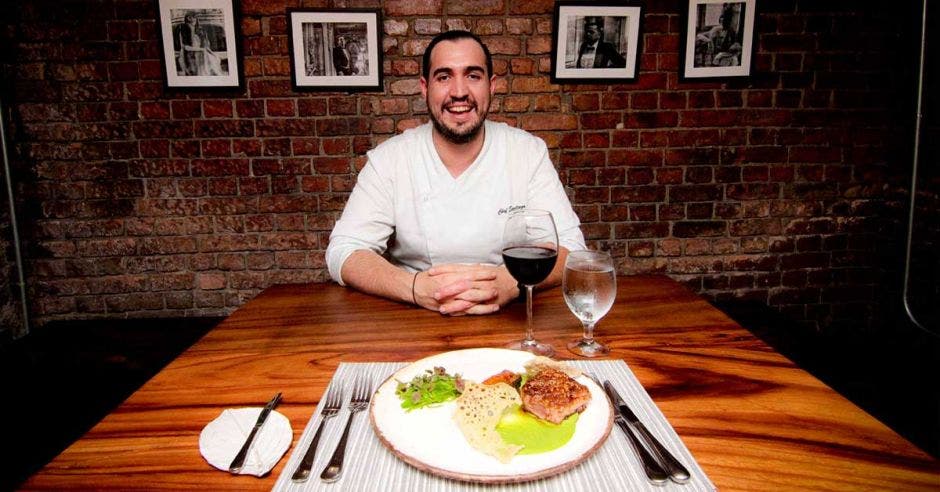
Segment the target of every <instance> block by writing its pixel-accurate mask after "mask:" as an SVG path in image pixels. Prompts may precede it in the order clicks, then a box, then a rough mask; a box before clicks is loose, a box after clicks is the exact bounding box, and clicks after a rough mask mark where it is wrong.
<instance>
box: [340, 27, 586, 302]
mask: <svg viewBox="0 0 940 492" xmlns="http://www.w3.org/2000/svg"><path fill="white" fill-rule="evenodd" d="M495 79H496V77H495V76H494V75H493V61H492V58H491V56H490V53H489V50H488V49H487V48H486V45H484V44H483V42H482V41H480V39H479V38H477V37H476V36H475V35H473V34H471V33H469V32H466V31H449V32H445V33H443V34H440V35H438V36H437V37H435V38H434V39H433V40H432V41H431V43H430V44H429V45H428V48H427V50H426V51H425V53H424V59H423V66H422V77H421V80H420V84H421V93H422V95H423V96H424V97H425V100H426V101H427V106H428V111H429V113H430V119H431V121H430V122H429V123H427V124H425V125H422V126H420V127H417V128H413V129H410V130H407V131H405V132H404V133H402V134H401V135H398V136H396V137H393V138H391V139H389V140H387V141H385V142H383V143H382V144H381V145H379V146H378V147H376V148H375V149H373V150H371V151H369V152H368V154H367V155H368V158H369V159H368V162H367V163H366V165H365V167H364V168H363V169H362V171H361V172H360V174H359V178H358V180H357V183H356V186H355V188H354V189H353V191H352V194H351V195H350V197H349V200H348V201H347V203H346V208H345V209H344V210H343V215H342V217H341V218H340V219H339V220H338V221H337V223H336V226H335V227H334V229H333V233H332V234H331V235H330V244H329V246H328V248H327V252H326V261H327V266H328V268H329V271H330V275H331V276H332V277H333V279H334V280H336V281H337V282H339V283H340V284H344V285H348V286H351V287H354V288H356V289H358V290H361V291H363V292H367V293H370V294H374V295H379V296H383V297H387V298H390V299H394V300H398V301H402V302H408V303H415V304H417V305H420V306H422V307H425V308H427V309H431V310H436V311H439V312H440V313H442V314H449V315H460V314H485V313H492V312H494V311H497V310H498V309H499V308H500V306H502V305H505V304H506V303H508V302H510V301H512V300H513V299H515V298H516V297H518V295H519V289H518V284H517V282H516V281H515V280H514V279H513V278H512V276H511V275H510V274H509V272H508V271H507V270H506V267H505V266H503V265H502V257H501V242H502V233H503V225H504V224H505V222H506V218H507V217H508V214H509V213H510V212H511V211H513V210H519V209H523V208H537V209H547V210H549V211H551V212H552V214H553V215H554V219H555V221H556V226H557V228H558V232H559V243H560V246H561V247H560V248H559V254H558V261H557V263H556V265H555V269H554V270H553V271H552V273H551V275H550V276H549V278H548V279H547V280H546V281H545V282H544V283H543V284H542V285H556V284H558V283H559V281H560V278H561V272H562V271H563V269H564V262H565V257H566V256H567V252H568V250H570V249H582V248H584V237H583V236H582V234H581V231H580V229H579V227H578V226H579V221H578V218H577V216H576V215H575V214H574V212H573V211H572V209H571V204H570V203H569V201H568V198H567V196H566V195H565V192H564V189H563V187H562V185H561V182H560V181H559V180H558V175H557V173H556V172H555V169H554V167H553V166H552V163H551V161H550V160H549V158H548V149H547V148H546V146H545V142H544V141H542V140H541V139H539V138H537V137H535V136H533V135H531V134H529V133H526V132H524V131H522V130H519V129H516V128H512V127H510V126H508V125H506V124H503V123H495V122H489V121H486V116H487V113H488V112H489V108H490V101H491V98H492V97H493V94H494V93H495V90H496V89H495V85H494V81H495Z"/></svg>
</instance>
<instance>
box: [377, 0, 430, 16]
mask: <svg viewBox="0 0 940 492" xmlns="http://www.w3.org/2000/svg"><path fill="white" fill-rule="evenodd" d="M442 6H443V0H386V1H385V4H384V7H385V15H387V16H388V17H407V16H412V15H436V14H441V13H443V9H442Z"/></svg>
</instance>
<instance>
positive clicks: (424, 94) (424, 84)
mask: <svg viewBox="0 0 940 492" xmlns="http://www.w3.org/2000/svg"><path fill="white" fill-rule="evenodd" d="M418 81H419V82H420V84H421V97H423V98H425V99H427V98H428V80H427V79H425V78H424V77H421V78H419V79H418Z"/></svg>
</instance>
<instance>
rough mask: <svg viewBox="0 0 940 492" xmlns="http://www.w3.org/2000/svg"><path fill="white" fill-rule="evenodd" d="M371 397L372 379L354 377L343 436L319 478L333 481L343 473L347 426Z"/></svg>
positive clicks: (367, 404)
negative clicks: (354, 382) (354, 381)
mask: <svg viewBox="0 0 940 492" xmlns="http://www.w3.org/2000/svg"><path fill="white" fill-rule="evenodd" d="M371 397H372V381H371V380H369V379H368V377H367V376H362V375H360V376H359V377H357V378H356V384H355V385H354V386H353V394H352V399H350V401H349V412H350V413H349V419H347V420H346V428H345V429H343V437H341V438H340V439H339V444H337V445H336V451H334V452H333V457H332V458H330V462H329V464H327V465H326V468H324V469H323V473H322V474H320V479H321V480H323V481H324V482H335V481H337V480H339V476H340V475H341V474H342V473H343V458H345V456H346V438H348V437H349V427H350V424H352V421H353V417H355V416H356V414H357V413H359V412H361V411H363V410H365V409H366V408H367V407H368V406H369V399H370V398H371Z"/></svg>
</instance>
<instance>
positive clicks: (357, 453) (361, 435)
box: [272, 360, 716, 492]
mask: <svg viewBox="0 0 940 492" xmlns="http://www.w3.org/2000/svg"><path fill="white" fill-rule="evenodd" d="M566 363H568V364H571V365H573V366H576V367H578V368H580V369H581V370H583V371H587V372H591V373H593V374H594V375H596V376H597V377H598V379H600V380H601V381H604V380H605V379H609V380H610V381H611V382H612V383H613V384H614V386H615V387H617V390H618V391H620V394H621V395H623V397H624V399H625V400H627V403H629V404H630V408H631V409H633V411H634V412H635V413H636V414H637V416H638V417H639V418H640V420H641V421H643V423H645V424H646V426H647V428H648V429H649V431H650V432H651V433H652V434H653V435H654V436H656V438H657V439H659V440H660V442H662V443H663V444H664V445H665V446H666V447H667V448H669V450H670V451H672V453H673V455H675V456H676V458H678V459H679V461H681V462H682V463H683V464H684V465H685V466H686V467H687V468H688V469H689V473H690V474H691V475H692V478H691V479H690V480H689V482H688V483H685V484H682V485H679V484H676V483H673V482H666V484H664V485H653V484H651V483H649V481H648V480H647V479H646V475H645V474H644V473H643V468H642V466H641V465H640V461H639V459H638V458H637V456H636V453H635V452H634V451H633V448H632V447H631V445H630V442H629V441H628V440H627V437H626V436H625V435H623V433H622V432H621V430H620V428H619V427H617V426H616V425H615V426H614V428H613V429H611V432H610V437H608V438H607V442H606V443H604V445H603V446H601V448H600V449H599V450H598V451H597V453H595V454H594V456H591V457H590V458H588V459H587V460H585V461H584V462H583V463H581V464H580V465H578V466H576V467H575V468H573V469H572V470H570V471H568V472H566V473H562V474H560V475H556V476H554V477H550V478H546V479H542V480H537V481H533V482H527V483H522V484H506V485H483V484H473V483H466V482H459V481H456V480H450V479H446V478H441V477H437V476H434V475H430V474H427V473H424V472H420V471H418V470H416V469H415V468H412V467H411V466H409V465H407V464H406V463H404V462H402V461H400V460H399V459H398V458H396V457H395V456H394V455H393V454H392V453H391V451H389V450H388V449H386V448H385V446H383V445H382V443H381V442H380V441H379V439H378V438H377V437H376V436H375V433H374V432H373V431H372V427H371V426H370V424H369V418H368V414H367V413H366V412H363V413H361V414H359V415H358V416H356V420H355V421H353V424H352V427H351V429H350V431H349V432H350V434H349V441H348V442H347V446H348V449H347V452H346V463H345V470H344V471H343V476H342V477H341V478H340V479H339V481H337V482H334V483H325V482H322V481H321V480H320V478H319V477H320V472H321V471H323V468H324V467H325V466H326V462H327V461H329V458H330V455H331V454H332V452H333V449H334V448H335V447H336V444H337V442H338V441H339V438H340V434H342V431H343V429H342V428H343V426H342V425H340V424H342V423H343V422H345V420H346V418H347V417H348V415H349V413H348V410H347V409H346V407H345V406H344V407H343V410H341V411H340V413H339V415H337V418H335V419H333V420H332V421H331V425H327V426H326V427H324V429H323V433H322V435H321V436H320V445H319V446H318V450H317V455H316V460H315V461H314V464H313V470H312V471H311V476H310V479H309V480H307V482H305V483H301V484H297V483H294V482H292V481H291V479H290V478H291V475H292V474H293V472H294V469H295V468H296V467H297V464H298V463H299V462H300V460H301V458H302V457H303V454H304V452H305V451H306V449H307V447H308V446H309V444H310V441H311V440H312V439H313V433H314V431H315V429H316V424H318V423H319V422H320V410H321V408H320V407H319V406H318V407H317V409H316V412H314V414H313V416H312V417H310V421H309V422H307V427H306V428H305V429H304V432H303V435H301V436H300V440H299V441H298V442H297V445H295V446H294V449H293V450H292V451H291V456H290V458H289V459H288V462H287V466H285V467H284V470H283V471H282V472H281V475H280V476H279V477H278V479H277V482H276V483H275V484H274V488H273V489H272V490H275V491H292V492H293V491H318V490H332V491H336V490H356V491H365V490H369V491H371V490H376V491H378V490H381V491H389V490H407V491H412V490H426V491H465V490H512V491H516V490H518V491H529V490H531V491H535V490H578V491H590V490H598V491H601V490H605V491H606V490H637V491H640V490H650V491H657V492H659V491H665V492H668V491H676V492H694V491H713V490H716V489H715V486H714V485H713V484H712V483H711V481H710V480H709V479H708V477H707V476H705V472H703V471H702V468H701V467H700V466H699V465H698V463H697V462H696V461H695V458H693V457H692V454H691V453H689V450H688V449H687V448H686V447H685V444H683V443H682V440H681V439H679V436H678V435H677V434H676V431H675V430H674V429H673V428H672V426H671V425H669V422H668V421H667V420H666V418H665V417H664V416H663V414H662V412H660V411H659V408H657V407H656V404H655V403H653V400H652V399H650V397H649V394H647V393H646V390H645V389H643V386H642V385H641V384H640V382H639V381H638V380H637V379H636V377H635V376H634V375H633V372H632V371H630V368H629V367H627V364H626V363H625V362H624V361H622V360H599V361H581V360H577V361H566ZM406 365H407V363H404V362H376V363H340V365H339V368H338V369H337V370H336V374H334V375H333V379H332V380H331V381H330V386H333V385H334V384H339V383H338V381H352V380H354V379H355V375H356V374H365V375H368V376H369V377H371V378H372V381H373V389H374V388H377V387H378V385H379V384H380V383H381V382H382V381H384V380H385V378H387V377H388V376H390V375H391V374H392V373H394V372H395V371H397V370H398V369H400V368H402V367H404V366H406Z"/></svg>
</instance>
